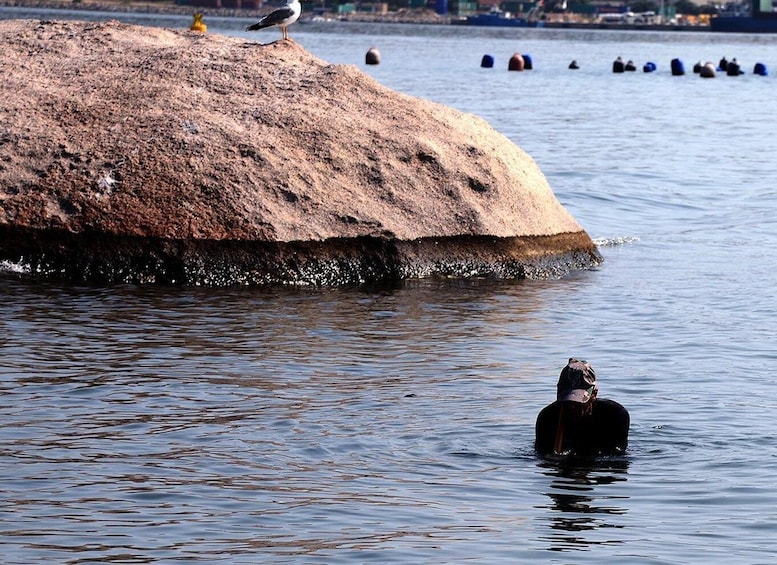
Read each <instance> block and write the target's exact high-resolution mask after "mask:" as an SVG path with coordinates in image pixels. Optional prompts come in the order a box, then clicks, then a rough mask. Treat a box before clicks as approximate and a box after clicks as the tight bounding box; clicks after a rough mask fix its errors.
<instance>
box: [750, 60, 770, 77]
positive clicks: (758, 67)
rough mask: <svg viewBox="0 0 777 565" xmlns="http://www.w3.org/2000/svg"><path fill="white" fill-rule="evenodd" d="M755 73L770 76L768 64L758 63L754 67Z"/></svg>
mask: <svg viewBox="0 0 777 565" xmlns="http://www.w3.org/2000/svg"><path fill="white" fill-rule="evenodd" d="M753 74H755V75H758V76H762V77H765V76H768V74H769V71H768V70H767V69H766V65H764V64H763V63H756V64H755V67H753Z"/></svg>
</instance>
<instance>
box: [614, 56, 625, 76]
mask: <svg viewBox="0 0 777 565" xmlns="http://www.w3.org/2000/svg"><path fill="white" fill-rule="evenodd" d="M612 72H614V73H622V72H623V59H621V58H620V57H618V58H617V59H615V60H614V61H613V62H612Z"/></svg>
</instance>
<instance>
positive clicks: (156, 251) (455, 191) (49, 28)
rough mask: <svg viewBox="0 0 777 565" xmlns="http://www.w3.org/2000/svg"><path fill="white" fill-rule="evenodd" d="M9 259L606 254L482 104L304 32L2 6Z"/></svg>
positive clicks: (276, 275) (113, 261) (167, 270)
mask: <svg viewBox="0 0 777 565" xmlns="http://www.w3.org/2000/svg"><path fill="white" fill-rule="evenodd" d="M0 42H2V45H3V49H2V51H1V52H0V73H2V77H3V80H2V82H0V100H1V101H0V116H2V119H1V120H0V259H5V260H10V261H17V262H18V261H24V262H27V263H28V264H29V265H30V268H31V269H32V270H33V271H35V272H39V273H41V274H50V275H56V276H63V277H66V278H70V279H76V280H86V281H99V282H114V281H157V282H171V283H173V282H175V283H181V282H183V283H190V284H236V283H240V284H252V283H258V284H264V283H278V282H281V283H284V282H285V283H289V282H290V283H316V284H318V283H320V284H338V283H350V282H361V281H368V280H383V279H397V278H405V277H415V276H432V275H444V276H471V275H495V276H500V277H521V276H545V275H549V274H550V275H558V274H563V273H564V272H566V271H568V270H569V269H575V268H587V267H590V266H592V265H595V264H597V263H598V262H599V261H600V260H601V258H600V256H599V254H598V252H597V250H596V248H595V246H594V244H593V242H592V241H591V239H590V238H589V237H588V235H587V234H586V233H585V231H584V230H583V229H582V227H581V226H580V225H579V224H578V223H577V222H576V221H575V219H574V218H573V217H572V216H571V215H570V214H569V213H568V212H567V211H566V210H565V209H564V208H563V207H562V206H561V205H560V203H559V202H558V201H557V199H556V198H555V196H554V195H553V192H552V190H551V188H550V187H549V185H548V183H547V181H546V179H545V177H544V176H543V175H542V173H541V171H540V170H539V168H538V167H537V165H536V164H535V163H534V161H533V160H532V159H531V158H530V157H529V156H528V155H526V154H525V153H524V152H523V151H521V150H520V149H519V148H518V147H516V146H515V145H514V144H513V143H511V142H510V141H509V140H507V139H506V138H505V137H504V136H502V135H501V134H499V133H497V132H496V131H494V130H493V129H492V128H491V127H490V126H489V125H488V124H487V123H485V122H484V121H483V120H481V119H479V118H477V117H475V116H472V115H468V114H464V113H461V112H458V111H456V110H453V109H450V108H447V107H444V106H441V105H438V104H434V103H431V102H428V101H424V100H420V99H416V98H412V97H409V96H405V95H402V94H399V93H396V92H394V91H391V90H389V89H387V88H385V87H383V86H381V85H380V84H378V83H377V82H375V81H374V80H372V79H371V78H369V77H368V76H367V75H365V74H364V73H362V72H361V71H359V70H358V69H357V68H355V67H350V66H340V65H330V64H327V63H326V62H324V61H321V60H319V59H317V58H315V57H313V56H312V55H310V54H309V53H308V52H307V51H305V50H304V49H303V48H302V47H301V46H299V45H297V44H295V43H292V42H276V43H272V44H269V45H261V44H259V43H255V42H253V41H246V40H243V39H239V38H230V37H225V36H218V35H211V34H208V35H203V34H198V33H195V32H189V31H188V30H180V31H175V30H167V29H160V28H149V27H138V26H131V25H126V24H120V23H117V22H107V23H89V22H48V21H29V20H9V21H4V22H0Z"/></svg>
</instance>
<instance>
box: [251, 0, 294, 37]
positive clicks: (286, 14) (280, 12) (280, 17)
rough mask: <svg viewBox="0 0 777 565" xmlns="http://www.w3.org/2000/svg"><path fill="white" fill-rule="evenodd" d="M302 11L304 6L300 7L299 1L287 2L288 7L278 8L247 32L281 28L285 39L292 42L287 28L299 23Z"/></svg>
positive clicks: (290, 0) (287, 0)
mask: <svg viewBox="0 0 777 565" xmlns="http://www.w3.org/2000/svg"><path fill="white" fill-rule="evenodd" d="M301 11H302V6H301V5H300V3H299V0H286V5H285V6H284V7H283V8H278V9H277V10H275V11H274V12H270V13H269V14H267V15H266V16H264V17H263V18H262V19H261V20H259V21H258V22H256V23H255V24H254V25H252V26H248V27H247V28H246V31H256V30H257V29H263V28H266V27H273V26H280V28H281V32H282V33H283V39H286V40H289V41H291V40H290V39H289V33H288V31H287V29H286V28H288V27H289V26H290V25H291V24H293V23H294V22H296V21H297V18H299V14H300V12H301Z"/></svg>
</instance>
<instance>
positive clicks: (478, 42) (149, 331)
mask: <svg viewBox="0 0 777 565" xmlns="http://www.w3.org/2000/svg"><path fill="white" fill-rule="evenodd" d="M13 13H16V12H13ZM0 15H2V17H9V15H8V12H7V11H4V12H0ZM35 17H42V16H40V15H36V16H35ZM46 17H47V18H48V19H52V14H51V13H49V14H48V15H47V16H46ZM171 21H173V22H174V23H171ZM144 22H146V23H150V25H157V24H160V23H161V24H162V25H174V26H178V27H182V26H184V25H186V24H188V18H187V19H185V20H182V19H178V20H175V19H174V20H168V19H164V20H152V21H150V22H149V21H148V20H144ZM179 22H180V23H179ZM208 23H209V30H210V31H211V32H222V33H229V34H232V35H237V36H240V37H246V38H248V37H249V36H248V35H247V34H244V33H243V32H241V31H240V29H241V28H242V27H243V26H244V25H245V23H246V22H243V21H238V22H234V21H231V20H216V21H208ZM292 30H293V31H292V36H293V37H294V38H295V39H296V40H297V41H298V42H299V43H301V44H302V45H303V46H305V47H306V48H307V49H309V50H310V51H312V52H313V53H314V54H316V55H318V56H320V57H322V58H324V59H326V60H329V61H331V62H334V63H347V64H355V65H358V66H360V67H362V68H364V70H365V71H366V72H368V73H369V74H371V75H372V76H373V77H374V78H375V79H376V80H378V81H380V82H381V83H383V84H386V85H387V86H390V87H392V88H395V89H398V90H400V91H403V92H406V93H408V94H412V95H415V96H422V97H424V98H429V99H432V100H435V101H438V102H441V103H444V104H447V105H451V106H454V107H456V108H459V109H461V110H463V111H466V112H471V113H474V114H477V115H480V116H482V117H484V118H485V119H487V120H488V121H489V122H490V123H491V124H492V125H493V126H494V127H495V128H496V129H497V130H499V131H500V132H502V133H504V134H505V135H506V136H508V137H509V138H510V139H512V140H513V141H515V142H516V143H517V144H519V145H520V146H521V147H523V148H524V149H525V150H527V151H528V152H529V153H530V154H531V155H532V156H533V157H534V158H535V159H536V160H537V161H538V163H539V164H540V166H541V168H542V169H543V171H544V172H545V173H546V175H547V176H548V178H549V180H550V182H551V185H552V186H553V188H554V191H555V192H556V194H557V195H558V197H559V199H560V200H561V201H562V202H563V204H564V205H565V206H566V207H567V208H568V209H569V210H570V211H571V212H572V214H573V215H574V216H575V217H576V218H577V219H578V220H579V221H580V222H581V223H582V224H583V225H584V227H585V228H586V229H587V230H588V232H589V233H590V234H591V235H592V236H593V237H594V238H596V239H597V240H598V241H599V242H600V243H601V251H602V253H603V255H604V257H605V263H604V264H603V265H602V266H601V267H600V268H599V269H597V270H594V271H588V272H582V273H575V274H573V275H571V276H569V277H567V278H566V279H564V280H554V281H523V282H521V281H518V282H505V281H503V282H499V281H457V282H456V281H454V282H448V283H439V282H431V281H416V282H411V283H408V284H405V285H403V286H401V287H399V288H393V289H382V290H363V289H354V288H346V289H272V290H267V289H181V288H151V287H139V288H138V287H113V288H107V289H101V288H84V287H74V286H66V285H55V284H36V283H31V282H29V281H25V280H24V279H23V278H21V279H20V278H18V277H17V276H16V275H15V274H14V273H13V272H8V273H6V275H5V276H3V277H0V296H1V297H2V301H0V354H1V355H2V359H3V363H2V365H1V366H0V391H1V393H2V397H3V399H4V401H3V403H2V405H0V490H1V491H2V498H3V504H2V506H0V540H2V544H3V561H4V562H5V563H18V564H29V563H79V564H81V563H105V562H110V563H174V562H189V563H218V562H223V563H258V562H320V563H333V562H353V563H364V562H381V563H386V562H392V563H394V562H395V563H401V562H406V563H429V562H435V563H437V562H449V563H454V562H455V563H460V562H483V563H493V562H512V563H516V562H531V561H535V562H543V563H546V562H547V563H605V562H606V563H713V562H720V561H723V560H726V561H727V562H730V563H772V562H774V560H775V558H777V552H776V551H775V550H774V548H773V544H772V540H773V539H774V535H775V533H777V492H776V489H775V483H774V477H775V475H777V432H775V429H774V426H773V421H774V420H773V412H774V409H773V406H774V401H773V397H774V391H775V388H777V382H776V381H777V379H776V378H775V376H774V370H773V367H772V363H775V362H777V347H776V346H775V330H774V323H773V320H774V316H773V312H774V306H775V304H774V302H775V301H774V290H773V289H774V286H775V278H776V276H775V272H777V260H776V259H775V257H774V253H773V249H774V248H775V246H777V235H775V234H777V221H776V220H775V207H776V206H777V187H775V180H777V161H776V160H775V159H774V155H775V150H777V145H775V141H774V133H773V130H774V119H775V118H774V116H776V115H777V102H776V100H777V97H776V96H775V93H776V92H777V82H775V79H774V78H773V77H771V76H770V77H755V76H753V75H752V74H749V73H750V71H751V70H752V66H753V64H754V63H755V62H764V63H766V64H767V65H768V66H769V67H770V69H777V38H771V37H759V38H753V37H746V36H721V35H709V34H703V33H701V34H700V33H694V34H680V33H675V34H642V33H607V32H598V33H583V32H572V31H566V32H554V31H552V30H523V31H521V30H509V32H508V31H507V30H490V31H489V30H473V29H461V28H458V29H453V28H426V27H423V26H344V25H342V24H332V25H331V26H328V27H327V26H326V25H321V26H317V27H316V26H313V25H309V26H305V25H298V26H295V27H294V28H292ZM276 35H279V32H278V31H277V30H271V31H267V32H262V33H260V34H255V35H251V36H250V37H252V38H255V39H256V38H258V39H260V40H265V41H270V40H274V39H275V36H276ZM371 46H375V47H377V48H378V49H379V50H380V51H381V54H382V56H383V62H382V63H381V65H379V66H377V67H364V65H363V57H364V54H365V53H366V51H367V49H369V47H371ZM514 52H522V53H529V54H531V55H532V58H533V60H534V65H535V69H534V70H533V71H531V72H524V73H508V72H507V71H506V70H505V69H506V66H507V60H508V59H509V57H510V55H512V53H514ZM485 53H489V54H492V55H494V57H495V58H496V61H497V63H496V67H495V68H494V69H490V70H486V69H480V68H479V62H480V58H481V57H482V55H483V54H485ZM619 55H620V56H622V57H623V58H624V59H633V60H634V61H635V63H637V65H638V67H640V68H641V65H642V64H643V63H644V62H646V61H648V60H652V61H655V62H656V63H657V64H658V66H659V71H658V72H657V73H654V74H644V73H642V72H637V73H632V74H628V75H622V76H616V75H612V74H611V73H610V72H609V71H610V65H611V62H612V60H613V59H614V58H615V57H617V56H619ZM724 55H725V56H727V57H728V58H732V57H737V59H738V60H739V61H740V63H742V65H743V68H744V69H745V70H746V71H747V72H748V74H746V75H743V76H741V77H737V78H730V77H725V76H719V77H718V78H716V79H714V80H702V79H699V78H698V77H697V76H695V75H693V74H692V73H690V67H691V66H692V65H693V63H694V62H696V61H697V60H702V61H706V60H712V61H717V60H718V59H719V58H720V57H721V56H724ZM674 57H680V58H681V59H683V60H684V62H685V64H686V68H687V69H688V71H689V74H688V75H687V76H685V77H671V76H670V74H669V61H670V60H671V59H672V58H674ZM572 59H577V60H578V62H580V64H581V66H582V68H581V70H579V71H577V72H573V71H569V70H568V69H567V68H566V67H567V65H568V63H569V61H571V60H572ZM13 269H14V266H6V270H7V271H13ZM571 355H576V356H582V357H585V358H587V359H589V360H590V361H592V363H593V364H594V366H595V367H596V368H597V371H598V373H599V379H600V381H601V384H600V388H601V394H602V396H605V397H611V398H615V399H617V400H619V401H620V402H622V403H623V404H624V405H626V406H627V408H628V409H629V410H630V412H631V415H632V431H631V443H630V448H629V452H628V454H627V455H626V456H624V457H622V458H612V459H604V460H597V461H583V462H581V461H576V462H575V461H565V462H549V461H544V460H542V459H540V458H537V457H536V456H535V455H534V454H533V452H532V440H533V425H534V418H535V416H536V414H537V412H538V411H539V410H540V409H541V408H542V407H543V406H544V405H545V404H547V403H548V402H550V401H552V400H553V397H554V390H555V388H554V387H555V382H556V378H557V375H558V372H559V371H560V369H561V367H562V366H563V365H564V364H565V362H566V358H567V357H569V356H571Z"/></svg>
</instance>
